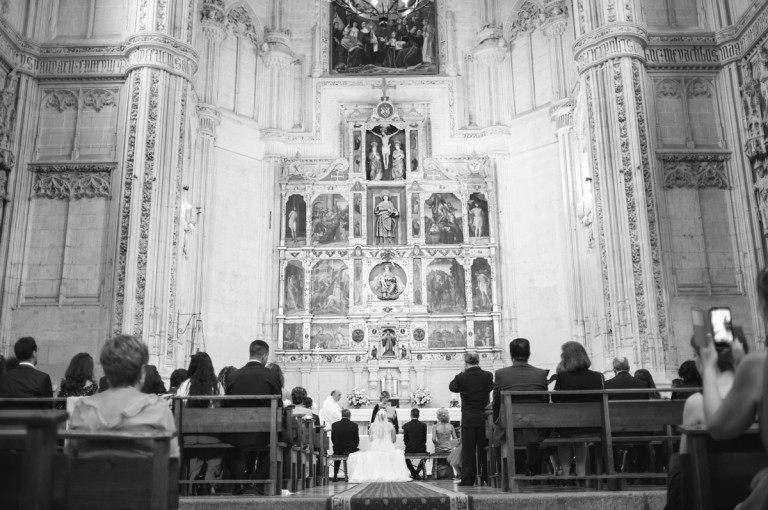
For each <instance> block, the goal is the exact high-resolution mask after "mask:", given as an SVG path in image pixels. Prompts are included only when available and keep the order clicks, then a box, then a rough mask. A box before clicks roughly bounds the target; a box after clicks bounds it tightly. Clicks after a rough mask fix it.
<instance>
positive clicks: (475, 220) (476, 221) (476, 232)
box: [469, 202, 485, 237]
mask: <svg viewBox="0 0 768 510" xmlns="http://www.w3.org/2000/svg"><path fill="white" fill-rule="evenodd" d="M469 219H470V224H469V226H470V227H471V229H472V236H474V237H480V236H482V235H483V228H484V227H485V214H484V213H483V208H482V207H480V204H479V203H477V202H472V206H471V207H470V209H469Z"/></svg>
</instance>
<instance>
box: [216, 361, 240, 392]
mask: <svg viewBox="0 0 768 510" xmlns="http://www.w3.org/2000/svg"><path fill="white" fill-rule="evenodd" d="M235 370H237V367H233V366H232V365H228V366H226V367H224V368H222V369H221V370H219V384H221V387H222V388H226V387H227V381H228V380H229V375H230V374H231V373H232V372H234V371H235Z"/></svg>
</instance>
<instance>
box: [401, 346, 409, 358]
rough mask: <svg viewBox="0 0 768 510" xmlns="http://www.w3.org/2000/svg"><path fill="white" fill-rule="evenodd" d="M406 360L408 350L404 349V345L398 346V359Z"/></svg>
mask: <svg viewBox="0 0 768 510" xmlns="http://www.w3.org/2000/svg"><path fill="white" fill-rule="evenodd" d="M407 358H408V350H407V349H406V348H405V346H404V345H401V346H400V359H407Z"/></svg>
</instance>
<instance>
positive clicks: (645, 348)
mask: <svg viewBox="0 0 768 510" xmlns="http://www.w3.org/2000/svg"><path fill="white" fill-rule="evenodd" d="M767 147H768V3H766V2H764V1H762V0H170V1H169V0H0V204H2V207H1V208H0V354H4V355H5V356H6V357H8V356H11V355H12V354H13V346H14V342H16V340H17V339H18V338H20V337H25V336H32V337H34V338H35V339H36V341H37V345H38V355H37V359H38V368H39V369H41V370H43V371H45V372H47V373H49V374H50V375H51V379H52V380H53V381H54V383H55V382H56V381H58V380H60V379H61V378H62V377H63V376H64V372H65V370H66V368H67V366H68V364H69V360H70V359H71V358H72V356H73V355H75V354H76V353H79V352H88V353H90V354H91V355H92V356H93V357H94V359H98V353H99V350H100V349H101V346H102V345H103V344H104V342H105V341H106V340H107V339H109V338H110V337H112V336H114V335H116V334H120V333H125V334H130V335H135V336H137V337H139V338H141V339H142V340H143V341H144V342H145V343H146V344H147V346H148V348H149V356H150V360H149V362H150V364H152V365H155V366H156V367H157V369H158V372H159V374H160V376H161V377H162V378H163V379H165V380H167V379H168V378H169V376H170V374H171V373H172V372H173V371H174V370H175V369H178V368H184V367H186V366H187V365H188V364H189V362H190V357H191V356H192V355H193V354H195V353H196V352H198V351H204V352H207V353H208V354H209V355H210V357H211V359H212V360H213V364H214V366H215V368H216V370H217V371H218V369H220V368H222V367H224V366H228V365H233V366H236V367H239V366H242V365H243V364H244V363H245V362H246V361H247V359H248V346H249V344H250V342H251V341H252V340H255V339H262V340H264V341H266V342H267V343H268V344H269V346H270V359H271V360H272V361H273V362H274V363H276V364H278V365H279V366H280V367H281V368H282V372H283V374H284V378H285V387H287V388H291V387H294V386H302V387H304V388H307V390H308V392H309V394H310V396H312V397H313V398H315V401H316V403H318V404H319V403H320V402H321V401H322V399H324V398H325V397H327V396H328V395H329V394H330V393H331V391H333V390H338V391H341V392H343V393H344V394H345V395H346V394H348V393H349V392H351V391H353V390H354V391H356V392H362V393H367V394H368V395H369V396H370V397H371V398H372V399H373V398H376V397H378V395H379V393H380V392H382V391H387V392H389V394H390V395H391V396H392V398H393V399H400V400H401V401H408V400H410V399H411V396H412V395H413V394H414V392H420V391H421V392H424V391H426V392H429V393H431V397H432V401H431V406H433V407H449V406H450V405H451V403H452V401H453V403H455V401H456V399H457V396H456V394H453V393H452V392H450V391H449V389H448V384H449V382H450V381H451V380H452V379H453V378H454V376H455V375H456V373H457V372H460V371H461V370H462V368H463V366H464V354H465V353H466V352H468V351H473V352H477V354H478V356H479V359H480V366H481V367H482V368H483V369H485V370H489V371H492V372H493V371H494V370H497V369H500V368H502V367H505V366H507V365H509V364H510V363H511V360H510V354H509V348H508V345H509V342H510V341H511V340H512V339H514V338H517V337H525V338H527V339H529V340H530V345H531V363H532V364H533V365H536V366H538V367H542V368H544V369H549V370H550V373H552V374H554V373H555V369H556V367H557V365H558V362H559V361H560V351H561V345H562V344H563V343H565V342H568V341H575V342H578V343H580V344H582V345H583V346H584V348H585V349H586V352H587V353H588V355H589V358H590V359H591V361H592V369H593V370H596V371H598V372H605V373H610V372H611V370H612V365H611V362H612V360H613V359H614V358H617V357H626V358H627V359H628V360H629V362H630V365H631V367H632V371H633V372H634V370H636V369H646V370H648V371H649V372H650V373H651V374H652V375H653V378H654V379H655V380H656V381H657V383H659V384H660V385H665V384H666V385H669V383H670V381H671V380H672V379H674V378H676V377H677V374H678V367H680V365H681V363H683V362H684V361H686V360H689V359H692V357H693V351H692V349H691V344H690V342H691V337H692V335H693V334H694V325H693V323H692V320H691V308H692V307H694V308H700V309H710V308H713V307H727V308H729V309H730V310H731V313H732V321H733V324H734V325H738V326H740V327H741V328H742V329H743V331H744V334H745V336H746V338H747V342H748V344H749V346H750V347H751V348H752V349H753V350H760V349H762V348H763V347H762V345H763V340H764V338H765V335H766V330H765V324H764V323H763V319H762V315H761V304H760V300H759V296H758V290H757V289H756V287H755V283H754V282H755V280H756V278H757V275H758V273H759V271H760V270H761V268H763V267H764V266H765V264H766V252H765V249H766V240H767V239H768V238H767V236H768V148H767ZM99 370H100V368H99V367H98V366H97V372H99ZM99 375H101V374H99Z"/></svg>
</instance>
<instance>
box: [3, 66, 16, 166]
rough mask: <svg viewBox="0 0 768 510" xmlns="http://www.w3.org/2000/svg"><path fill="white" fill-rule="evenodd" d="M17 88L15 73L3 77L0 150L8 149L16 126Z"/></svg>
mask: <svg viewBox="0 0 768 510" xmlns="http://www.w3.org/2000/svg"><path fill="white" fill-rule="evenodd" d="M18 88H19V77H18V75H17V74H16V71H11V72H10V73H8V75H7V76H6V77H5V83H4V84H3V88H2V90H0V149H8V150H9V149H10V143H11V138H12V136H13V130H14V127H15V125H16V101H17V99H18ZM10 154H11V165H10V167H12V166H13V164H12V161H13V154H12V153H10ZM3 159H6V158H3ZM10 167H9V168H10Z"/></svg>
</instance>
